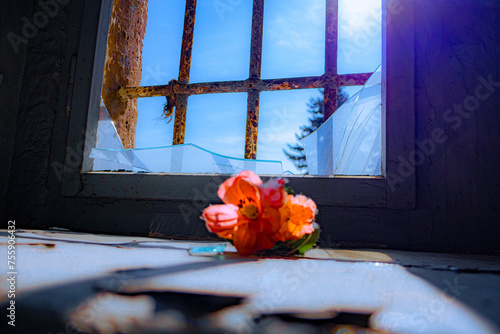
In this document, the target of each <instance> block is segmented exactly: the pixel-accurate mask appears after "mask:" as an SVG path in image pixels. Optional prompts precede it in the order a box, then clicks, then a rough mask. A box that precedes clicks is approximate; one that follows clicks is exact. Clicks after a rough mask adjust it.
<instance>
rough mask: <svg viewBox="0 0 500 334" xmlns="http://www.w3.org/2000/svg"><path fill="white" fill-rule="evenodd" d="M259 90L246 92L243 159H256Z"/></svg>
mask: <svg viewBox="0 0 500 334" xmlns="http://www.w3.org/2000/svg"><path fill="white" fill-rule="evenodd" d="M259 104H260V92H259V91H258V90H252V91H250V92H248V102H247V125H246V135H245V159H257V135H258V132H259Z"/></svg>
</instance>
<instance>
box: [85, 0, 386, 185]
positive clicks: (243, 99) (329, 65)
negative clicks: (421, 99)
mask: <svg viewBox="0 0 500 334" xmlns="http://www.w3.org/2000/svg"><path fill="white" fill-rule="evenodd" d="M174 3H177V4H174ZM179 3H180V2H178V1H175V2H171V1H168V2H165V1H161V2H160V1H155V0H149V4H148V1H139V0H114V3H113V14H112V19H111V24H110V30H109V35H108V36H109V37H108V51H107V58H106V65H105V75H104V84H103V101H104V105H105V107H106V109H107V110H108V112H109V114H110V117H111V119H112V121H113V123H114V125H115V127H116V130H117V133H118V136H119V138H120V139H121V141H122V143H123V148H124V149H131V148H134V147H138V149H136V150H133V151H128V150H120V149H117V148H115V147H114V146H113V147H110V145H107V144H105V143H104V141H101V142H99V136H98V142H97V147H98V149H97V150H93V152H92V155H91V157H92V158H94V159H95V160H94V170H116V169H125V170H133V171H145V172H174V173H178V172H184V173H212V172H213V173H236V172H238V171H239V170H241V169H253V170H254V171H256V172H261V173H265V174H283V172H285V171H287V170H290V168H285V167H284V166H283V164H284V161H283V160H286V158H285V157H284V156H281V157H277V156H276V154H277V153H276V152H280V151H281V150H283V149H284V148H286V145H285V144H286V143H287V142H286V141H283V138H284V137H283V136H282V135H281V134H282V133H285V132H287V133H288V134H294V133H297V132H300V124H296V123H297V121H296V120H292V115H294V113H297V110H299V109H303V113H302V115H304V116H303V117H302V122H307V121H308V120H307V117H308V115H307V113H306V105H305V104H306V103H307V96H315V95H316V96H318V93H319V92H318V89H321V94H322V96H321V98H322V99H323V102H322V108H323V110H322V111H323V115H324V116H323V118H324V120H327V119H329V118H330V116H331V115H332V114H333V113H334V112H335V111H336V110H337V98H338V94H339V90H340V89H346V90H345V91H344V92H347V94H349V95H352V96H353V97H352V99H351V102H352V103H351V104H350V107H351V108H352V107H353V106H354V105H356V103H358V101H357V100H359V98H360V94H357V93H355V90H359V89H360V87H361V86H362V85H364V84H365V83H366V81H367V79H368V78H369V77H370V76H371V75H372V72H373V71H374V70H375V69H376V68H377V66H378V64H380V62H381V60H380V58H381V44H380V41H381V36H380V34H381V33H380V30H381V13H380V1H377V0H356V1H346V0H310V1H302V0H294V1H288V0H286V1H285V0H280V1H276V0H275V1H267V2H266V3H264V0H254V1H253V4H252V3H251V1H222V0H221V1H214V2H212V1H210V2H197V1H196V0H186V2H185V4H184V3H182V8H181V6H179ZM367 3H370V6H367ZM373 4H375V5H373ZM148 5H149V11H148ZM356 8H357V9H356ZM360 8H361V10H360ZM366 8H368V9H366ZM160 9H161V10H160ZM181 9H182V11H181ZM356 10H357V12H356ZM363 10H364V11H363ZM350 11H354V13H349V12H350ZM342 13H348V14H349V15H347V14H345V15H343V14H342ZM148 15H149V18H148ZM363 15H364V16H365V17H363ZM155 17H156V18H160V19H161V18H163V19H162V20H161V21H160V20H155ZM366 18H369V19H366ZM146 22H147V23H148V25H150V27H151V26H152V25H155V24H156V25H158V26H157V27H155V29H154V30H151V31H154V32H152V33H151V38H154V41H155V42H154V43H149V44H146V42H145V46H144V48H150V49H151V50H143V49H142V43H143V39H144V38H145V36H146V35H147V34H149V33H150V32H149V30H147V29H146ZM159 22H163V23H159ZM360 22H364V23H365V25H361V24H360ZM231 24H232V25H231ZM367 27H368V28H367ZM181 28H182V29H181ZM148 29H149V28H148ZM162 29H164V30H163V31H162ZM367 29H369V30H367ZM181 30H182V31H181ZM146 31H147V33H146ZM160 32H162V33H160ZM146 38H150V36H147V37H146ZM373 40H376V41H378V42H377V43H372V41H373ZM146 51H147V52H148V57H154V59H155V61H152V62H150V63H148V64H147V65H146V66H143V55H144V57H146V55H145V52H146ZM366 54H374V55H376V56H371V57H369V58H367V57H366ZM149 55H152V56H149ZM363 55H365V56H363ZM165 59H168V61H166V60H165ZM355 59H357V60H356V61H354V60H355ZM363 59H364V60H363ZM356 64H358V65H357V67H356ZM359 64H362V65H363V66H361V67H360V66H359ZM177 65H178V67H177ZM176 67H177V68H178V71H177V73H173V72H174V71H175V68H176ZM360 68H362V70H363V72H361V71H360ZM356 87H357V88H356ZM349 88H351V89H350V90H349ZM278 91H281V92H278ZM285 91H288V92H285ZM362 91H363V90H362ZM227 93H232V94H227ZM205 94H206V95H205ZM304 97H306V98H304ZM138 98H139V101H138ZM165 98H166V102H165ZM297 101H301V102H300V104H299V103H297ZM138 105H139V108H138V107H137V106H138ZM161 108H164V111H165V117H166V118H167V119H169V118H171V119H172V120H171V122H169V123H168V122H166V121H161V124H163V125H162V126H152V124H151V122H150V123H149V127H147V129H146V130H142V126H141V124H140V123H141V121H140V120H141V117H142V116H143V115H145V114H146V113H147V112H149V113H150V114H151V110H155V111H156V116H152V115H150V116H149V118H150V119H153V118H155V117H156V118H157V117H158V116H159V114H158V111H160V110H161ZM361 108H363V107H361ZM103 109H104V108H103ZM344 109H345V108H344ZM380 109H381V108H379V111H376V112H378V114H377V115H379V116H378V118H377V117H375V118H373V119H369V120H365V121H364V122H361V123H359V124H361V125H362V126H361V127H359V126H358V127H356V131H357V132H358V134H359V132H360V131H361V132H362V131H363V129H364V127H366V125H367V124H368V123H370V122H371V123H373V122H374V120H375V121H376V120H377V119H378V121H379V123H380V122H381V117H380V112H381V111H380ZM138 113H139V127H138V129H139V130H137V131H140V133H141V135H140V136H136V129H137V121H138V116H137V114H138ZM345 114H347V115H348V116H349V117H348V118H349V120H350V121H351V122H352V119H353V118H354V119H355V120H356V119H357V118H356V115H355V114H354V113H353V112H352V110H348V111H346V112H345ZM371 115H373V113H372V114H371ZM358 116H359V115H358ZM337 118H341V117H337ZM101 122H102V124H103V126H102V128H103V129H104V128H105V124H108V125H109V124H110V123H111V120H105V119H102V120H101V121H100V123H101ZM105 122H107V123H105ZM156 123H157V124H158V123H159V121H158V120H156ZM330 123H331V122H330ZM347 123H348V122H347V121H346V123H345V124H347ZM302 124H303V125H304V123H302ZM325 124H327V123H325ZM357 124H358V123H357ZM325 126H326V125H325ZM325 126H323V128H324V127H325ZM331 126H333V127H334V128H335V127H337V130H338V128H341V130H342V131H343V132H344V133H343V135H342V136H341V137H340V138H343V140H344V141H345V140H346V138H356V139H355V141H359V138H360V137H359V136H358V137H352V135H353V133H354V134H355V132H356V131H353V130H352V128H349V129H347V128H346V127H345V126H344V124H342V123H337V124H333V125H331ZM378 128H379V131H380V128H381V127H380V124H378ZM334 131H335V130H334ZM324 133H325V131H323V135H320V136H324ZM326 133H328V131H327V132H326ZM316 135H317V134H316ZM144 137H147V139H149V140H146V139H144ZM372 137H373V136H372ZM322 138H323V137H322ZM309 139H310V138H309ZM152 140H153V141H154V143H156V145H151V141H152ZM331 140H333V139H332V138H330V139H327V140H326V142H330V141H331ZM373 140H376V141H378V143H379V145H378V148H376V149H377V150H378V159H381V156H382V154H381V149H382V145H381V140H382V139H381V136H380V134H379V135H378V137H373V138H372V141H373ZM323 141H325V139H324V138H323ZM309 142H311V140H309ZM316 142H317V143H319V142H318V141H316ZM136 144H138V146H136ZM358 144H359V143H358ZM319 145H323V144H319ZM111 146H112V145H111ZM153 146H155V147H156V148H155V149H146V148H147V147H149V148H151V147H153ZM306 146H307V145H306ZM323 146H325V147H326V148H328V147H329V146H332V147H333V146H335V145H333V144H328V145H323ZM337 146H338V147H344V148H345V147H348V146H349V145H345V143H344V145H343V146H342V145H337ZM354 146H355V145H350V147H354ZM309 147H311V145H309ZM325 147H321V148H320V149H319V150H318V147H316V148H315V149H316V151H315V152H318V151H321V152H323V153H324V152H325V151H324V148H325ZM358 147H359V145H358ZM307 149H308V148H307V147H306V150H307ZM323 153H321V154H319V155H318V154H316V153H315V154H316V156H318V157H321V156H322V154H323ZM191 154H193V155H194V157H191V156H190V155H191ZM327 154H328V155H329V156H331V155H332V154H333V155H334V153H333V152H328V153H327ZM337 154H338V152H337ZM306 156H307V158H308V159H309V160H311V159H314V158H311V157H313V156H314V154H311V152H309V154H306ZM159 157H161V160H162V162H158V160H159V159H160V158H159ZM201 157H205V158H206V160H203V159H201ZM200 159H201V160H200ZM280 159H281V161H280ZM323 160H328V161H330V160H332V159H324V158H322V159H318V160H316V161H312V160H311V161H310V165H311V166H312V165H318V164H323V165H324V166H323V168H316V169H315V170H314V171H313V169H311V170H309V173H310V174H316V175H332V174H344V173H342V172H340V173H339V170H338V166H332V165H331V164H332V162H331V161H330V162H324V161H323ZM99 161H100V162H99ZM203 161H205V162H203ZM344 161H345V160H344ZM103 162H106V163H105V164H104V165H105V167H103V166H100V167H99V163H103ZM286 162H287V163H288V164H290V162H289V161H286ZM115 163H116V164H119V165H114V164H115ZM325 164H326V165H325ZM328 164H329V165H328ZM126 165H128V168H124V166H126ZM327 165H328V166H327ZM280 166H281V167H280ZM280 168H281V170H280ZM347 170H348V169H346V171H347ZM375 170H376V172H375V173H373V172H372V173H365V172H359V171H354V172H352V170H350V172H349V173H354V175H380V174H381V167H379V166H376V167H375ZM296 172H297V170H294V171H291V172H290V173H291V174H294V173H296ZM359 173H361V174H359Z"/></svg>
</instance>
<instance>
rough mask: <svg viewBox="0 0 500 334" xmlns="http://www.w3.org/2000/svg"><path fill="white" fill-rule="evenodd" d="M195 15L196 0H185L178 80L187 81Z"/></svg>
mask: <svg viewBox="0 0 500 334" xmlns="http://www.w3.org/2000/svg"><path fill="white" fill-rule="evenodd" d="M195 16H196V0H186V11H185V13H184V31H183V33H182V47H181V63H180V65H179V82H181V83H189V72H190V70H191V54H192V51H193V36H194V21H195Z"/></svg>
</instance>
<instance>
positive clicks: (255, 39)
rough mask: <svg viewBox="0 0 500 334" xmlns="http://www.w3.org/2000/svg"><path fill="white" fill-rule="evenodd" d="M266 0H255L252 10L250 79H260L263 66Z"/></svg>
mask: <svg viewBox="0 0 500 334" xmlns="http://www.w3.org/2000/svg"><path fill="white" fill-rule="evenodd" d="M263 26H264V0H254V1H253V10H252V39H251V46H250V76H249V77H250V79H260V74H261V68H262V30H263Z"/></svg>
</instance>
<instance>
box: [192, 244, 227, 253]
mask: <svg viewBox="0 0 500 334" xmlns="http://www.w3.org/2000/svg"><path fill="white" fill-rule="evenodd" d="M226 246H227V245H226V244H218V245H208V246H197V247H191V248H189V254H191V255H212V254H219V253H222V252H224V249H226Z"/></svg>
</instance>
